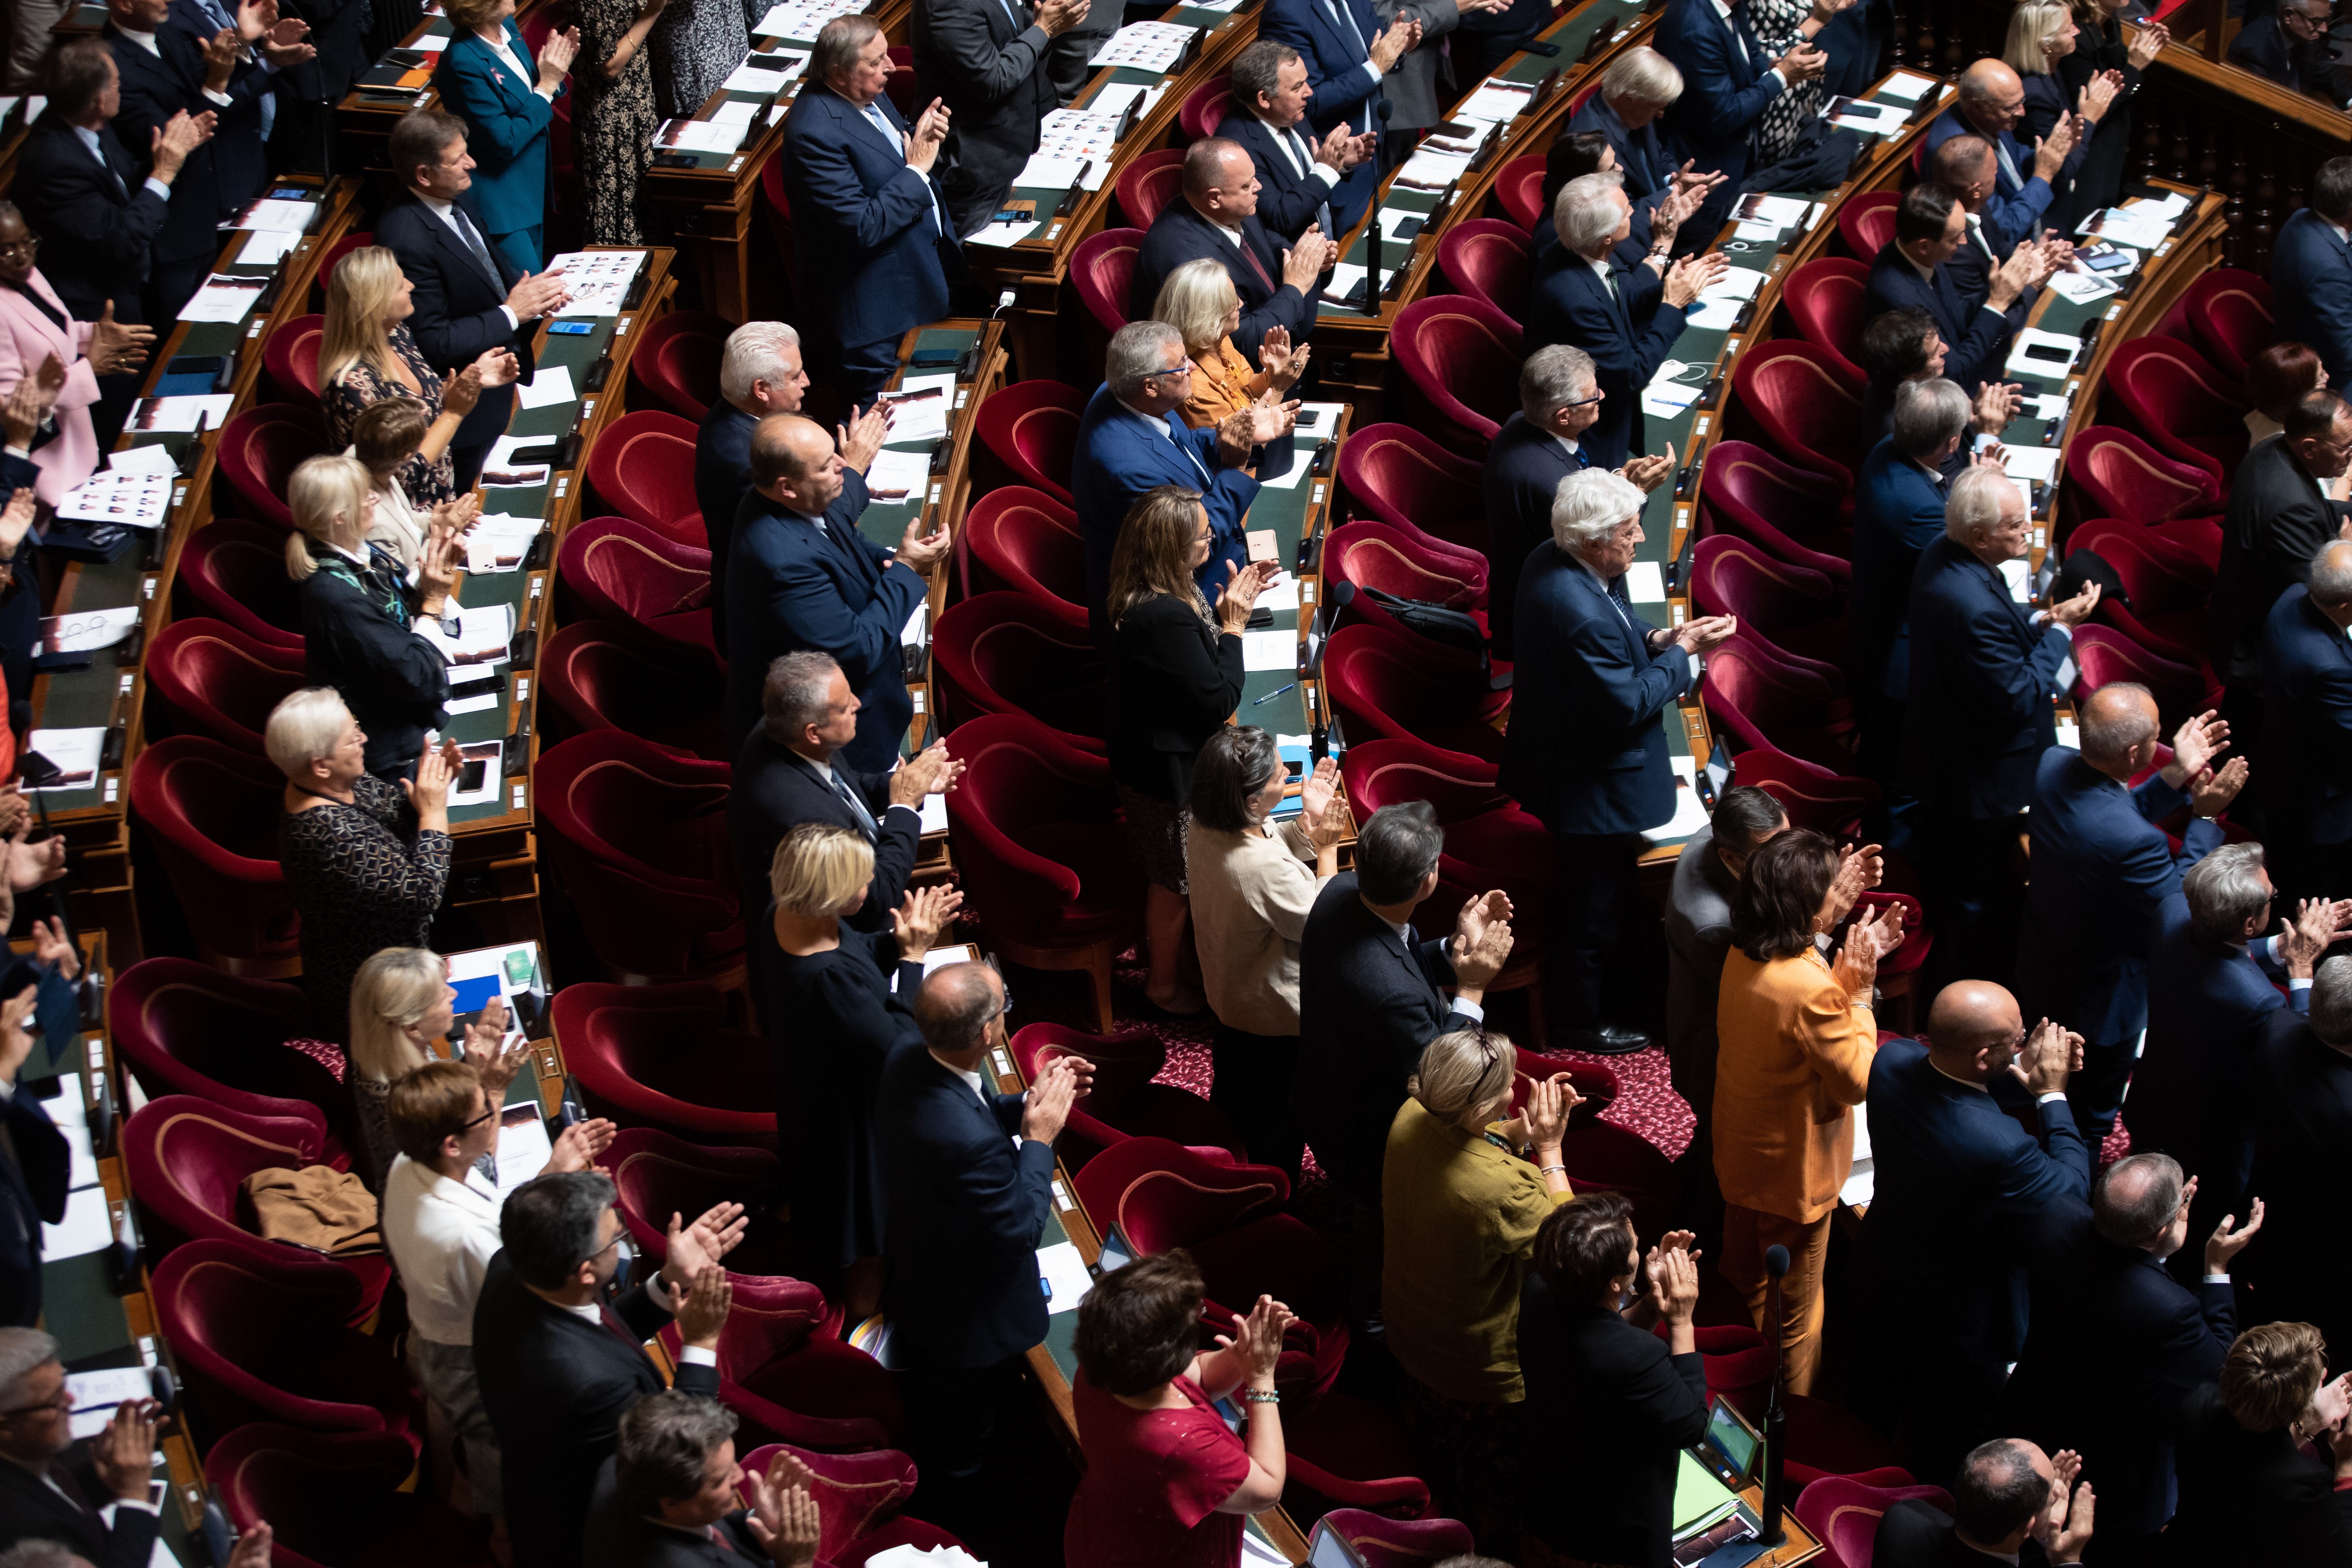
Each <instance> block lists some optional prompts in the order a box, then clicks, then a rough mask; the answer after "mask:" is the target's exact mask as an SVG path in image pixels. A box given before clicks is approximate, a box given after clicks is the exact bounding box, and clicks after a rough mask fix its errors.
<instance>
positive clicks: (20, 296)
mask: <svg viewBox="0 0 2352 1568" xmlns="http://www.w3.org/2000/svg"><path fill="white" fill-rule="evenodd" d="M40 244H41V238H40V236H38V235H37V234H35V233H34V232H33V231H32V230H31V229H29V228H27V227H26V226H25V219H24V216H23V215H21V214H20V213H18V212H17V211H16V208H15V207H14V206H12V205H9V204H8V203H6V202H0V396H5V395H7V393H8V392H9V390H10V389H11V388H13V387H14V386H15V385H16V383H17V382H18V381H20V380H22V379H23V378H24V377H26V376H27V375H32V374H37V373H38V372H39V370H40V368H41V364H42V362H43V361H45V360H47V358H49V356H50V355H52V354H54V355H56V356H57V360H58V363H59V364H61V365H64V366H65V367H66V384H65V390H64V391H62V392H60V393H58V401H57V406H56V407H55V408H54V409H52V410H51V411H50V419H51V421H52V424H53V425H54V427H55V430H56V434H54V435H53V436H51V437H49V438H48V439H47V440H46V441H43V442H42V443H41V445H40V446H38V447H35V448H34V450H33V462H34V464H35V466H37V468H39V469H40V470H41V477H40V479H38V480H37V482H36V483H35V485H34V487H33V489H34V493H36V494H37V495H38V496H39V497H40V498H41V500H44V501H47V503H49V504H50V505H51V506H55V505H56V504H57V502H58V498H59V497H60V496H63V495H64V494H65V493H66V492H67V491H68V490H69V489H73V488H74V487H75V486H76V485H78V484H79V483H81V482H82V480H84V479H88V478H89V476H90V475H91V474H93V473H95V472H96V471H97V470H98V459H99V456H100V454H99V450H98V434H97V432H96V431H95V430H94V429H92V428H91V426H90V421H89V406H90V405H91V404H93V403H96V402H97V401H98V399H99V386H98V378H99V377H100V376H101V375H118V374H123V373H125V372H128V371H134V370H137V369H138V368H139V367H140V366H141V365H143V364H145V363H147V352H148V349H149V348H150V347H151V346H152V344H153V342H155V334H154V332H153V331H152V329H150V328H147V327H140V326H131V325H129V324H127V323H124V322H119V321H116V320H115V319H114V310H113V308H112V306H111V305H110V306H109V307H108V308H107V310H106V311H105V313H104V314H102V315H101V316H100V318H99V319H98V320H97V321H75V320H74V319H73V316H72V314H71V313H70V312H68V310H66V308H65V304H64V302H63V301H62V300H59V299H58V295H57V290H56V289H52V288H50V287H49V280H48V279H46V278H44V277H42V276H41V274H40V270H39V268H37V267H35V266H34V265H33V263H34V260H35V258H37V256H38V254H39V251H40Z"/></svg>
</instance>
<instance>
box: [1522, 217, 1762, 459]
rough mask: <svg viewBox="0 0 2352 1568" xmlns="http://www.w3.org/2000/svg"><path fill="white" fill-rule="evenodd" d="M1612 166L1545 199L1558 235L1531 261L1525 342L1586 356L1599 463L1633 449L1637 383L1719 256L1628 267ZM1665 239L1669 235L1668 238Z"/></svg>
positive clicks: (1657, 253) (1657, 359) (1647, 374)
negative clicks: (1596, 413)
mask: <svg viewBox="0 0 2352 1568" xmlns="http://www.w3.org/2000/svg"><path fill="white" fill-rule="evenodd" d="M1623 186H1624V178H1623V176H1622V174H1618V173H1616V172H1615V171H1614V170H1611V171H1608V172H1605V173H1602V174H1586V175H1583V176H1582V177H1580V178H1579V179H1574V180H1570V182H1569V183H1568V184H1565V185H1562V186H1561V187H1560V190H1559V196H1558V197H1557V198H1556V199H1555V200H1554V201H1553V203H1552V224H1553V226H1554V228H1555V230H1556V231H1557V233H1558V235H1559V238H1558V239H1557V240H1556V241H1555V242H1554V244H1553V245H1552V247H1551V248H1550V249H1549V250H1548V251H1546V252H1544V254H1543V256H1542V257H1541V258H1540V259H1539V260H1538V263H1537V268H1536V279H1535V297H1534V300H1532V302H1531V303H1530V305H1529V307H1528V336H1527V342H1528V348H1530V349H1539V348H1547V347H1549V346H1550V345H1551V344H1553V343H1568V344H1570V345H1572V346H1574V347H1576V348H1580V349H1582V350H1583V351H1584V352H1585V353H1588V354H1591V356H1592V363H1593V369H1594V372H1595V374H1597V375H1598V376H1599V378H1600V390H1601V396H1602V401H1601V416H1600V418H1599V419H1598V420H1596V421H1595V422H1594V423H1593V425H1592V426H1591V428H1589V429H1588V430H1587V431H1586V432H1585V434H1584V437H1583V443H1584V447H1585V449H1586V451H1587V453H1588V454H1589V455H1590V456H1591V459H1592V461H1593V462H1594V463H1595V464H1596V465H1598V466H1599V467H1601V468H1616V467H1617V466H1618V465H1619V464H1621V463H1622V462H1624V460H1625V459H1626V458H1627V457H1628V456H1629V455H1630V454H1632V453H1633V452H1635V451H1638V450H1640V449H1641V445H1642V388H1643V387H1644V386H1646V385H1647V384H1649V380H1650V378H1651V377H1652V376H1653V375H1655V374H1657V370H1658V366H1660V365H1661V364H1664V363H1665V359H1666V355H1667V354H1668V353H1671V352H1672V351H1673V349H1674V346H1675V339H1676V338H1678V337H1680V336H1681V335H1682V330H1683V313H1684V310H1685V308H1686V307H1687V306H1688V305H1689V304H1690V303H1691V301H1692V300H1696V299H1697V298H1698V296H1699V291H1700V290H1701V289H1705V288H1706V286H1707V285H1708V284H1710V283H1712V282H1714V281H1715V280H1716V279H1717V278H1720V277H1721V276H1722V275H1723V269H1724V268H1725V267H1726V265H1727V262H1726V261H1725V259H1724V258H1723V257H1722V256H1721V255H1720V254H1717V255H1712V256H1703V257H1700V256H1693V257H1685V258H1683V259H1682V260H1680V261H1677V262H1675V264H1674V265H1673V266H1672V267H1669V266H1667V264H1666V248H1667V247H1666V246H1662V245H1655V244H1654V245H1653V246H1652V247H1651V249H1650V254H1649V256H1648V258H1646V259H1645V260H1643V262H1642V263H1641V264H1639V265H1637V266H1633V267H1628V266H1627V265H1626V264H1625V259H1624V258H1623V257H1622V256H1618V255H1616V254H1614V252H1615V251H1616V248H1617V247H1618V246H1620V245H1622V243H1624V241H1625V239H1626V237H1628V236H1629V235H1630V234H1632V232H1633V205H1632V204H1631V203H1630V202H1628V201H1627V200H1626V198H1625V192H1624V188H1623ZM1668 244H1669V245H1670V244H1671V241H1669V242H1668Z"/></svg>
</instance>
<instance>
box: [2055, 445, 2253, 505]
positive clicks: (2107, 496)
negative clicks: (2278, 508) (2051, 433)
mask: <svg viewBox="0 0 2352 1568" xmlns="http://www.w3.org/2000/svg"><path fill="white" fill-rule="evenodd" d="M2059 483H2060V485H2061V486H2062V487H2063V489H2065V490H2066V491H2068V492H2070V494H2069V496H2068V498H2067V499H2069V500H2071V501H2072V502H2073V509H2072V510H2073V512H2074V516H2075V517H2077V518H2093V517H2125V518H2129V519H2131V520H2132V521H2135V522H2142V523H2147V522H2161V521H2167V520H2168V519H2171V518H2178V517H2215V516H2219V515H2220V514H2221V512H2222V511H2223V510H2225V509H2224V504H2223V502H2222V500H2221V485H2220V483H2219V481H2217V480H2216V479H2214V477H2213V476H2212V475H2211V474H2210V473H2209V472H2208V471H2207V470H2206V469H2205V468H2202V467H2200V466H2199V465H2197V464H2193V463H2183V462H2179V461H2177V460H2176V459H2174V458H2168V457H2166V456H2165V455H2164V454H2163V453H2161V452H2159V451H2158V450H2157V449H2156V448H2155V447H2151V446H2149V445H2148V444H2147V442H2145V441H2143V440H2141V439H2140V438H2139V437H2137V436H2135V435H2133V434H2132V433H2131V432H2130V431H2128V430H2125V429H2121V428H2118V427H2117V426H2113V425H2094V426H2091V427H2090V428H2089V429H2087V430H2084V431H2080V432H2078V433H2077V434H2076V435H2075V437H2074V439H2073V440H2071V441H2069V442H2067V443H2066V466H2065V470H2064V472H2063V475H2062V477H2061V478H2060V480H2059Z"/></svg>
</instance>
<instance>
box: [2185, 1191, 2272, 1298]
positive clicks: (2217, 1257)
mask: <svg viewBox="0 0 2352 1568" xmlns="http://www.w3.org/2000/svg"><path fill="white" fill-rule="evenodd" d="M2196 1195H2197V1178H2196V1177H2194V1176H2191V1177H2189V1185H2188V1187H2187V1188H2186V1189H2185V1190H2184V1191H2183V1192H2182V1193H2181V1194H2180V1206H2181V1207H2183V1208H2187V1207H2188V1206H2189V1200H2190V1199H2192V1198H2194V1197H2195V1196H2196ZM2237 1217H2238V1216H2237V1215H2233V1214H2225V1215H2222V1216H2221V1224H2219V1225H2217V1226H2214V1227H2213V1234H2212V1235H2210V1236H2209V1237H2206V1238H2205V1272H2206V1273H2208V1274H2227V1273H2228V1272H2229V1271H2230V1263H2231V1259H2232V1258H2236V1257H2237V1256H2238V1254H2240V1253H2241V1252H2243V1251H2245V1250H2246V1243H2248V1242H2250V1241H2252V1240H2253V1239H2254V1233H2255V1232H2256V1231H2258V1230H2260V1229H2262V1228H2263V1200H2262V1199H2260V1198H2256V1199H2255V1200H2254V1201H2253V1204H2252V1206H2250V1207H2249V1208H2248V1209H2247V1210H2246V1223H2245V1224H2244V1225H2243V1226H2238V1227H2237V1228H2236V1229H2232V1228H2231V1226H2232V1224H2233V1223H2234V1222H2235V1221H2236V1219H2237Z"/></svg>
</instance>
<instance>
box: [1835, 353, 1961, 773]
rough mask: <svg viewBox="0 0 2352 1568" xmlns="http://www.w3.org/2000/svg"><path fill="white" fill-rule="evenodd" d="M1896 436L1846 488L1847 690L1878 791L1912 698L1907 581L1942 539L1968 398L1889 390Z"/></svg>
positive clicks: (1913, 387) (1931, 388)
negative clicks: (1849, 560) (1849, 572)
mask: <svg viewBox="0 0 2352 1568" xmlns="http://www.w3.org/2000/svg"><path fill="white" fill-rule="evenodd" d="M1894 426H1895V428H1894V432H1893V434H1891V435H1889V436H1888V437H1886V439H1885V440H1883V441H1881V442H1879V443H1878V445H1877V446H1875V447H1872V448H1871V450H1870V456H1868V457H1867V458H1864V459H1863V460H1862V471H1861V472H1860V473H1859V474H1857V475H1856V476H1855V479H1854V486H1853V593H1852V595H1851V600H1852V603H1851V607H1850V608H1849V609H1848V610H1847V612H1846V623H1845V629H1846V663H1845V678H1846V688H1847V689H1848V690H1850V691H1852V692H1853V697H1854V716H1855V719H1856V721H1857V728H1858V729H1859V730H1860V731H1861V737H1860V738H1861V747H1860V751H1859V752H1858V754H1857V757H1856V760H1857V761H1858V762H1859V763H1861V764H1862V769H1863V772H1864V774H1865V775H1867V776H1868V777H1870V778H1873V779H1875V780H1877V781H1879V783H1880V784H1881V786H1882V787H1885V786H1888V785H1895V784H1898V783H1899V779H1900V774H1901V771H1902V770H1901V768H1900V767H1899V765H1898V763H1897V760H1896V759H1897V758H1898V757H1899V755H1900V754H1901V752H1902V744H1903V709H1904V704H1905V702H1906V700H1908V698H1909V697H1910V694H1911V579H1912V577H1913V576H1914V575H1916V574H1917V572H1918V570H1919V557H1920V556H1922V555H1924V554H1926V553H1927V547H1928V546H1929V545H1931V544H1933V543H1935V542H1936V541H1937V540H1938V539H1941V538H1942V537H1943V536H1944V496H1945V491H1946V489H1948V484H1947V481H1946V480H1945V478H1944V466H1945V464H1946V463H1947V462H1948V461H1949V460H1950V459H1951V457H1952V455H1953V454H1954V453H1956V452H1958V450H1959V449H1960V445H1961V443H1962V442H1963V441H1965V440H1967V438H1968V432H1969V396H1968V394H1967V393H1965V392H1963V391H1962V390H1961V389H1960V387H1959V385H1958V384H1957V383H1955V382H1949V381H1945V380H1942V379H1940V378H1938V379H1934V380H1928V381H1906V382H1904V383H1902V384H1900V385H1898V386H1897V387H1896V388H1895V414H1894Z"/></svg>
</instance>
